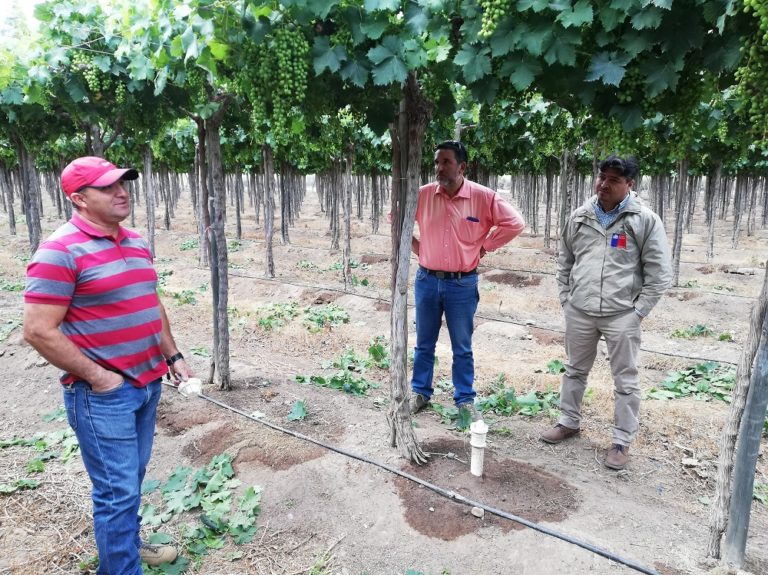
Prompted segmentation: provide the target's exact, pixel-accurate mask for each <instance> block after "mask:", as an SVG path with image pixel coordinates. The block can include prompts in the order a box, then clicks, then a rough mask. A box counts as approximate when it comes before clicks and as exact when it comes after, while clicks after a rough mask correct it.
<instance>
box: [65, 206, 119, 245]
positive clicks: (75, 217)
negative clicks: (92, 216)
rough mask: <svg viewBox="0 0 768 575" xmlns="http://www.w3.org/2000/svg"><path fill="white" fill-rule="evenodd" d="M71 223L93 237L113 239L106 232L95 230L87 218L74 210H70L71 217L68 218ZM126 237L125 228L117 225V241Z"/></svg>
mask: <svg viewBox="0 0 768 575" xmlns="http://www.w3.org/2000/svg"><path fill="white" fill-rule="evenodd" d="M70 222H72V224H73V225H74V226H75V227H76V228H77V229H79V230H80V231H81V232H83V233H84V234H88V235H89V236H92V237H94V238H110V239H113V238H112V236H111V235H110V234H108V233H106V232H102V231H100V230H97V229H96V228H94V227H93V226H92V225H91V224H90V223H89V222H88V220H86V219H85V218H83V217H82V216H81V215H80V214H78V213H77V212H76V211H74V210H73V211H72V219H71V220H70ZM126 237H127V234H126V233H125V228H124V227H123V226H118V232H117V240H116V241H117V242H121V241H122V240H123V239H124V238H126Z"/></svg>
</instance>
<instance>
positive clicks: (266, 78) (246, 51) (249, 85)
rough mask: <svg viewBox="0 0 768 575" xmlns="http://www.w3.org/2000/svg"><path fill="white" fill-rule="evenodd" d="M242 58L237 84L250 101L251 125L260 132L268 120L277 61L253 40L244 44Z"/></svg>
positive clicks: (236, 77)
mask: <svg viewBox="0 0 768 575" xmlns="http://www.w3.org/2000/svg"><path fill="white" fill-rule="evenodd" d="M242 58H243V60H242V65H241V66H240V69H239V71H238V72H237V74H236V75H235V79H236V82H235V86H236V90H237V91H238V93H240V94H242V95H243V96H245V98H246V100H247V101H248V103H249V105H250V112H249V115H250V120H251V126H252V128H253V130H254V131H257V132H258V131H261V129H262V128H263V127H264V126H265V124H266V122H267V106H266V102H267V99H268V98H269V92H268V90H269V86H271V81H270V80H271V75H272V70H273V69H274V65H275V63H274V59H273V58H272V57H271V53H270V52H267V51H260V50H259V49H258V48H257V46H256V45H255V44H253V43H251V42H248V43H246V44H245V45H244V47H243V56H242Z"/></svg>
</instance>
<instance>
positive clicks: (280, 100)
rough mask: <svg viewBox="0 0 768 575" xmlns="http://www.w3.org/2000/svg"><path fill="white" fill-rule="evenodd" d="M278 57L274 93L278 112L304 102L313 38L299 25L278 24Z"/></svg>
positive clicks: (276, 54) (276, 53) (279, 114)
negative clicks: (299, 28)
mask: <svg viewBox="0 0 768 575" xmlns="http://www.w3.org/2000/svg"><path fill="white" fill-rule="evenodd" d="M274 51H275V56H276V59H277V86H276V87H275V93H274V95H273V101H274V112H275V114H276V115H277V116H281V115H282V114H283V113H287V112H288V109H289V108H290V107H291V106H293V105H296V104H301V103H303V102H304V98H305V96H306V92H307V74H308V72H309V42H307V39H306V38H305V37H304V34H302V33H301V31H300V30H298V29H292V28H288V27H283V28H278V29H277V31H276V32H275V44H274Z"/></svg>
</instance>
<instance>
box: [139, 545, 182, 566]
mask: <svg viewBox="0 0 768 575" xmlns="http://www.w3.org/2000/svg"><path fill="white" fill-rule="evenodd" d="M176 555H177V551H176V547H174V546H173V545H153V544H151V543H142V544H141V547H140V548H139V556H140V557H141V560H142V561H144V563H146V564H147V565H149V566H150V567H154V566H156V565H161V564H162V563H170V562H171V561H174V560H175V559H176Z"/></svg>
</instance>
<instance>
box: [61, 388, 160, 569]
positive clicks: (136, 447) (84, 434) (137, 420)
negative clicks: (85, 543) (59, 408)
mask: <svg viewBox="0 0 768 575" xmlns="http://www.w3.org/2000/svg"><path fill="white" fill-rule="evenodd" d="M159 400H160V380H157V381H154V382H152V383H150V384H149V385H147V386H146V387H143V388H137V387H134V386H132V385H131V384H130V383H128V382H126V381H124V382H123V383H122V385H121V386H120V387H118V388H116V389H113V390H110V391H108V392H106V393H95V392H94V391H92V390H91V386H90V385H88V384H87V383H86V382H84V381H77V382H75V383H73V384H72V385H71V386H67V387H65V388H64V406H65V407H66V409H67V420H68V421H69V425H70V426H71V427H72V429H73V430H74V431H75V435H76V436H77V441H78V442H79V443H80V453H81V454H82V457H83V463H84V464H85V469H86V470H87V471H88V476H89V477H90V478H91V483H92V484H93V490H92V494H91V496H92V499H93V530H94V534H95V536H96V547H97V548H98V551H99V570H98V571H97V573H98V574H99V575H137V574H138V575H140V574H141V573H143V571H142V569H141V559H140V558H139V547H140V546H141V540H140V539H139V525H140V523H141V517H140V516H139V505H140V503H141V483H142V481H144V473H145V471H146V469H147V464H148V463H149V456H150V454H151V452H152V440H153V438H154V434H155V415H156V412H157V403H158V401H159Z"/></svg>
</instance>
